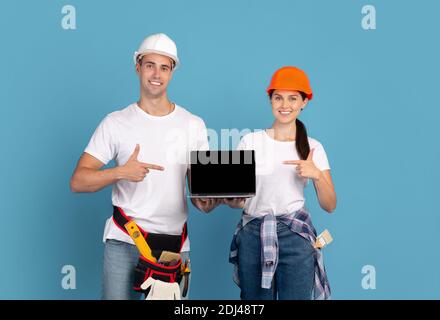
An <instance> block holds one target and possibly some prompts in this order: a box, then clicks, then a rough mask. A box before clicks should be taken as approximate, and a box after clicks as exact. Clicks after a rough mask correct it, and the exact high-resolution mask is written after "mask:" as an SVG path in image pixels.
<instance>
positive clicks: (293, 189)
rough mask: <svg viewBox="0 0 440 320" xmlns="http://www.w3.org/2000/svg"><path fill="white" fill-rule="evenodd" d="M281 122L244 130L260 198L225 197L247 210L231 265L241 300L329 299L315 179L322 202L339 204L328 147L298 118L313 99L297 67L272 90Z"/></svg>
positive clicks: (279, 76)
mask: <svg viewBox="0 0 440 320" xmlns="http://www.w3.org/2000/svg"><path fill="white" fill-rule="evenodd" d="M267 93H268V95H269V98H270V102H271V104H272V113H273V116H274V118H275V119H274V122H273V124H272V127H271V128H269V129H266V130H262V131H257V132H253V133H250V134H247V135H245V136H244V137H243V138H242V139H241V141H240V144H239V146H238V149H239V150H246V149H247V150H255V159H256V160H255V161H256V164H257V169H256V174H257V179H256V195H255V196H254V197H252V198H248V199H241V198H237V199H233V200H224V201H225V203H226V204H228V205H229V206H230V207H233V208H243V209H244V210H243V215H242V218H241V220H240V222H239V224H238V226H237V229H236V232H235V234H234V238H233V241H232V243H231V252H230V262H231V263H233V264H234V265H235V274H234V275H235V276H234V280H235V281H236V283H237V284H238V285H239V287H240V289H241V298H242V299H246V300H248V299H250V300H263V299H287V300H293V299H295V300H296V299H329V298H330V286H329V283H328V280H327V276H326V272H325V268H324V263H323V258H322V253H321V249H320V248H321V245H319V242H317V241H316V237H317V234H316V231H315V229H314V227H313V224H312V222H311V219H310V215H309V213H308V211H307V209H306V207H305V199H304V188H305V186H306V185H307V182H308V181H309V180H312V181H313V184H314V187H315V190H316V194H317V197H318V201H319V204H320V206H321V207H322V208H323V209H324V210H325V211H327V212H329V213H330V212H332V211H333V210H335V207H336V193H335V190H334V186H333V182H332V178H331V175H330V166H329V163H328V159H327V155H326V152H325V150H324V147H323V146H322V144H321V143H320V142H319V141H318V140H316V139H313V138H311V137H308V136H307V131H306V128H305V126H304V124H303V123H302V122H301V121H300V120H299V119H298V116H299V115H300V113H301V111H302V110H303V109H304V108H305V107H306V106H307V104H308V102H309V101H310V100H311V99H312V98H313V93H312V88H311V87H310V83H309V80H308V77H307V75H306V74H305V73H304V71H302V70H301V69H298V68H296V67H290V66H288V67H283V68H281V69H279V70H277V71H276V72H275V73H274V75H273V77H272V80H271V82H270V85H269V87H268V88H267Z"/></svg>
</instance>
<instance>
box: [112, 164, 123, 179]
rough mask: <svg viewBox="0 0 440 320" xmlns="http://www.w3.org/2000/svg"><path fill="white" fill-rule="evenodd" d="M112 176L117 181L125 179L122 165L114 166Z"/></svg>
mask: <svg viewBox="0 0 440 320" xmlns="http://www.w3.org/2000/svg"><path fill="white" fill-rule="evenodd" d="M114 178H115V180H117V181H119V180H122V179H125V170H124V166H119V167H115V168H114Z"/></svg>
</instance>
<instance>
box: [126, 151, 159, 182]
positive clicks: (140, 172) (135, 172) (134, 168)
mask: <svg viewBox="0 0 440 320" xmlns="http://www.w3.org/2000/svg"><path fill="white" fill-rule="evenodd" d="M140 149H141V148H140V146H139V144H136V148H135V149H134V152H133V154H132V155H131V156H130V158H129V159H128V161H127V162H126V163H125V164H124V165H123V166H121V167H120V171H121V179H125V180H128V181H132V182H140V181H143V180H144V179H145V177H146V176H147V174H148V173H149V172H150V169H152V170H160V171H163V170H165V168H164V167H162V166H159V165H156V164H150V163H145V162H140V161H138V159H137V158H138V155H139V151H140Z"/></svg>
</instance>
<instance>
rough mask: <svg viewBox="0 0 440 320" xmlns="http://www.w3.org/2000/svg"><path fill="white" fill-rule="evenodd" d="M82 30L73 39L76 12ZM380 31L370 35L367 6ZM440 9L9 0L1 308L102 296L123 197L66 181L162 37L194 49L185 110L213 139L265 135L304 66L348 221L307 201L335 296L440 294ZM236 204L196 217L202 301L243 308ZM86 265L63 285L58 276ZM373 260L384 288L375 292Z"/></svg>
mask: <svg viewBox="0 0 440 320" xmlns="http://www.w3.org/2000/svg"><path fill="white" fill-rule="evenodd" d="M66 4H71V5H73V6H75V8H76V15H77V29H76V30H64V29H63V28H62V27H61V20H62V18H63V16H64V15H63V14H62V13H61V9H62V7H63V6H64V5H66ZM367 4H372V5H374V6H375V8H376V10H377V30H370V31H366V30H363V29H362V28H361V20H362V18H363V14H362V13H361V9H362V7H363V6H364V5H367ZM439 14H440V4H439V3H438V2H436V1H427V0H426V1H415V0H412V1H397V0H395V1H372V0H369V1H354V0H353V1H331V2H330V1H324V0H322V1H318V0H314V1H293V0H288V1H280V0H274V1H270V2H269V1H252V0H240V1H232V0H229V1H203V0H199V1H196V0H185V1H177V0H176V1H167V2H162V1H123V2H122V1H118V2H116V1H114V2H113V1H85V0H84V1H80V0H72V1H67V2H66V1H2V2H1V5H0V33H1V49H0V56H1V59H0V70H1V72H0V103H1V108H0V134H1V135H0V136H1V142H2V148H1V149H2V156H1V157H0V173H1V179H0V195H1V200H2V210H1V214H2V217H3V219H2V232H1V235H0V252H1V264H0V298H3V299H5V298H7V299H9V298H18V299H98V298H99V297H100V288H101V272H102V255H103V244H102V242H101V239H102V232H103V227H104V222H105V220H106V218H107V217H108V216H109V215H110V213H111V208H110V193H111V188H110V187H108V188H106V189H104V190H103V191H101V192H98V193H95V194H72V193H71V192H70V190H69V179H70V177H71V174H72V172H73V170H74V168H75V165H76V162H77V160H78V158H79V156H80V154H81V152H82V151H83V149H84V147H85V146H86V144H87V142H88V140H89V138H90V136H91V134H92V133H93V131H94V129H95V128H96V126H97V125H98V123H99V122H100V120H101V119H102V118H103V117H104V116H105V115H106V114H108V113H110V112H112V111H114V110H117V109H121V108H123V107H125V106H127V105H128V104H130V103H132V102H134V101H136V100H137V98H138V94H139V85H138V79H137V77H136V74H135V72H134V66H133V62H132V54H133V51H134V50H136V49H137V47H138V46H139V44H140V42H141V41H142V40H143V38H144V37H145V36H146V35H148V34H151V33H156V32H164V33H166V34H168V35H169V36H170V37H171V38H173V39H174V40H175V41H176V43H177V46H178V49H179V56H180V59H181V62H182V65H181V68H180V69H178V70H177V71H176V72H175V75H174V79H173V81H172V83H171V85H170V87H169V96H170V98H171V99H172V100H173V101H176V102H177V103H179V104H180V105H182V106H184V107H186V108H187V109H189V110H190V111H191V112H193V113H195V114H197V115H199V116H201V117H202V118H203V119H204V120H205V122H206V124H207V126H208V127H210V128H212V129H215V130H217V131H218V132H219V131H220V129H222V128H238V129H240V130H241V129H244V128H251V129H257V128H266V127H269V126H270V125H271V123H272V119H273V118H272V114H271V111H270V105H269V102H268V100H267V97H266V95H265V92H264V89H265V87H266V86H267V84H268V82H269V80H270V77H271V75H272V73H273V72H274V71H275V70H276V69H277V68H278V67H280V66H283V65H296V66H299V67H301V68H303V69H304V70H306V71H307V73H308V75H309V77H310V79H311V83H312V87H313V89H314V93H315V98H314V100H313V101H312V102H311V103H310V104H309V107H308V108H307V109H306V110H305V111H304V112H303V114H302V115H301V119H302V120H303V122H304V123H305V124H306V126H307V128H308V131H309V135H310V136H312V137H314V138H316V139H318V140H319V141H321V142H322V143H323V145H324V147H325V149H326V151H327V154H328V157H329V160H330V164H331V167H332V175H333V178H334V183H335V186H336V191H337V195H338V206H337V209H336V211H335V212H334V213H333V214H332V215H329V214H327V213H326V212H325V211H323V210H322V209H320V207H319V205H318V202H317V199H316V195H315V192H314V189H313V187H312V185H311V184H309V186H308V189H307V198H308V202H307V203H308V207H309V209H310V210H311V212H312V216H313V220H314V223H315V226H316V227H317V230H318V232H320V231H322V230H323V229H325V228H328V229H329V230H330V232H331V233H332V235H333V236H334V239H335V240H334V242H333V243H332V244H331V245H330V246H329V247H327V248H326V249H325V251H324V255H325V261H326V266H327V270H328V276H329V279H330V283H331V286H332V290H333V297H334V298H335V299H409V298H413V299H423V298H428V299H439V298H440V272H439V271H438V265H439V263H440V250H438V241H437V234H436V233H437V232H438V231H439V224H440V218H439V210H438V190H439V187H438V182H439V170H438V161H439V157H440V152H439V147H438V146H439V144H438V140H437V137H438V131H439V125H438V118H439V116H440V111H439V107H440V106H439V103H438V98H437V94H438V85H439V80H438V72H439V71H440V70H439V69H440V68H439V67H440V63H439V61H438V57H439V56H440V52H439V51H440V50H439V48H440V47H439V45H438V40H436V39H438V31H439V28H438V16H439ZM239 217H240V211H239V210H233V209H229V208H226V207H224V206H223V207H221V208H218V209H216V210H215V211H214V212H213V213H212V214H209V215H204V214H201V213H200V212H198V211H196V210H195V209H194V207H192V206H191V207H190V219H189V220H190V223H189V227H190V229H189V231H190V236H191V243H192V270H193V274H192V275H193V278H192V279H193V281H192V287H191V297H192V298H193V299H238V298H239V290H238V288H237V287H236V286H235V285H234V284H233V282H232V278H231V272H232V265H230V264H229V263H228V250H229V244H230V240H231V236H232V233H233V231H234V228H235V225H236V223H237V222H238V219H239ZM64 265H73V266H75V268H76V272H77V274H76V276H77V289H75V290H63V289H62V287H61V280H62V278H63V276H64V275H63V274H62V273H61V268H62V267H63V266H64ZM364 265H373V266H374V267H375V268H376V276H377V278H376V286H377V287H376V289H375V290H364V289H363V288H362V286H361V281H362V278H363V277H364V275H363V274H362V272H361V270H362V267H363V266H364Z"/></svg>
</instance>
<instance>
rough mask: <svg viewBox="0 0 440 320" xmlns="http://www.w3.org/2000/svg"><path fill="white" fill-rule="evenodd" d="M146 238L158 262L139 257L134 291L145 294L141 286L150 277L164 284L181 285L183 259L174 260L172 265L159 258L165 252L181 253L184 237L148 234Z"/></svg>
mask: <svg viewBox="0 0 440 320" xmlns="http://www.w3.org/2000/svg"><path fill="white" fill-rule="evenodd" d="M146 238H147V242H148V245H149V246H150V248H151V251H152V254H153V256H154V257H155V258H156V260H157V261H158V262H154V261H151V260H149V259H147V258H146V257H144V256H142V255H140V256H139V260H138V262H137V265H136V268H135V271H134V286H133V289H134V290H135V291H139V292H143V290H142V289H141V285H142V283H144V282H145V280H147V279H148V278H149V277H152V278H153V279H155V280H161V281H164V282H177V283H180V281H181V280H182V273H181V266H182V259H179V260H173V261H172V262H171V263H170V262H166V263H165V262H164V263H162V262H161V261H160V260H159V258H160V256H161V254H162V252H163V251H169V252H176V253H179V252H180V246H181V242H182V236H180V235H178V236H174V235H165V234H155V233H148V234H147V237H146Z"/></svg>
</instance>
